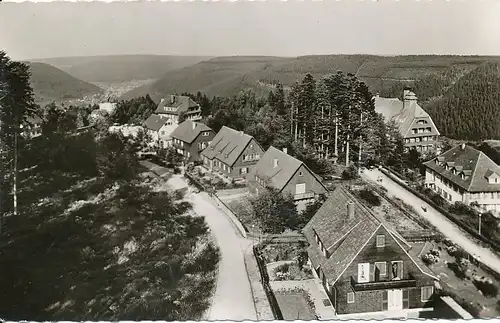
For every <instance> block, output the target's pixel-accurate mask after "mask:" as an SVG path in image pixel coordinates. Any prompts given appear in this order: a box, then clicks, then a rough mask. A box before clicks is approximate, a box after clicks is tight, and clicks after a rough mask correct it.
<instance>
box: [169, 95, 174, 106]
mask: <svg viewBox="0 0 500 323" xmlns="http://www.w3.org/2000/svg"><path fill="white" fill-rule="evenodd" d="M174 102H175V95H171V96H170V104H172V103H174Z"/></svg>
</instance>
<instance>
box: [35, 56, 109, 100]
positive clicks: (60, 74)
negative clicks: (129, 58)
mask: <svg viewBox="0 0 500 323" xmlns="http://www.w3.org/2000/svg"><path fill="white" fill-rule="evenodd" d="M28 64H29V66H30V71H31V86H32V87H33V91H34V93H35V100H36V101H37V102H39V103H41V102H44V103H45V102H50V101H66V100H72V99H81V98H83V97H85V96H87V97H90V96H93V95H97V94H101V93H103V90H102V89H101V88H99V87H97V86H95V85H93V84H90V83H87V82H84V81H82V80H79V79H77V78H75V77H73V76H71V75H69V74H68V73H66V72H64V71H62V70H60V69H58V68H56V67H54V66H52V65H49V64H45V63H28Z"/></svg>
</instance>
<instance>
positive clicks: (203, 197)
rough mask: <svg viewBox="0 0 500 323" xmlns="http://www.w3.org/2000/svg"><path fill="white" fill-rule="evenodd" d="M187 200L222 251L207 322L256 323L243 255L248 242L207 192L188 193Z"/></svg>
mask: <svg viewBox="0 0 500 323" xmlns="http://www.w3.org/2000/svg"><path fill="white" fill-rule="evenodd" d="M190 200H191V201H192V203H193V209H194V211H195V212H196V213H197V214H198V215H200V216H204V217H205V220H206V222H207V224H208V226H209V227H210V230H211V232H212V233H213V235H214V237H215V239H216V241H217V244H218V245H219V248H220V251H221V260H220V263H219V277H218V280H217V288H216V291H215V296H214V299H213V300H212V307H211V308H210V311H209V314H208V318H207V320H209V321H215V320H217V321H218V320H231V321H242V320H257V313H256V312H255V306H254V301H253V297H252V289H251V287H250V281H249V279H248V274H247V271H246V267H245V261H244V256H243V250H245V249H246V248H248V246H249V245H248V244H249V242H248V240H246V239H244V238H242V237H240V236H239V235H238V234H237V232H236V230H235V229H234V228H233V226H232V225H231V223H230V222H229V221H230V220H229V219H228V218H227V217H226V215H225V214H224V213H222V211H221V210H220V209H218V208H217V207H216V206H215V205H214V204H213V203H212V200H211V199H210V197H209V196H208V195H207V193H204V192H202V193H198V194H191V195H190ZM250 243H251V242H250Z"/></svg>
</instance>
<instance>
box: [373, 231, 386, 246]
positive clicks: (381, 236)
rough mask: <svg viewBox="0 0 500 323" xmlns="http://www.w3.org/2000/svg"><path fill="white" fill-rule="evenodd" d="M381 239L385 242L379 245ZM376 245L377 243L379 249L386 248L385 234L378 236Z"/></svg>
mask: <svg viewBox="0 0 500 323" xmlns="http://www.w3.org/2000/svg"><path fill="white" fill-rule="evenodd" d="M380 238H382V239H384V241H383V243H382V244H380V243H379V239H380ZM375 243H376V246H377V248H383V247H385V235H384V234H378V235H377V238H376V242H375Z"/></svg>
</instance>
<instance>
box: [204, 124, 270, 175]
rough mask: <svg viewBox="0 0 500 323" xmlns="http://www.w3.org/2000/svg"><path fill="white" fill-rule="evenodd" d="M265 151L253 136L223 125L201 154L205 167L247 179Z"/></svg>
mask: <svg viewBox="0 0 500 323" xmlns="http://www.w3.org/2000/svg"><path fill="white" fill-rule="evenodd" d="M263 153H264V150H263V149H262V147H261V146H260V144H259V143H258V142H257V141H256V140H255V139H254V138H253V137H252V136H250V135H247V134H246V133H244V132H243V131H237V130H234V129H231V128H229V127H226V126H223V127H222V128H221V129H220V130H219V132H218V133H217V135H216V136H215V137H214V139H213V140H212V143H211V144H210V145H209V146H208V147H207V148H206V149H205V150H203V151H202V153H201V156H202V159H203V164H204V165H205V167H207V168H208V169H210V170H215V171H218V172H221V173H222V174H223V175H225V176H227V177H229V178H232V179H235V180H236V179H246V178H247V177H248V174H249V173H250V172H251V170H252V168H253V167H254V166H255V164H256V163H257V162H258V161H259V159H260V157H261V156H262V154H263Z"/></svg>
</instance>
